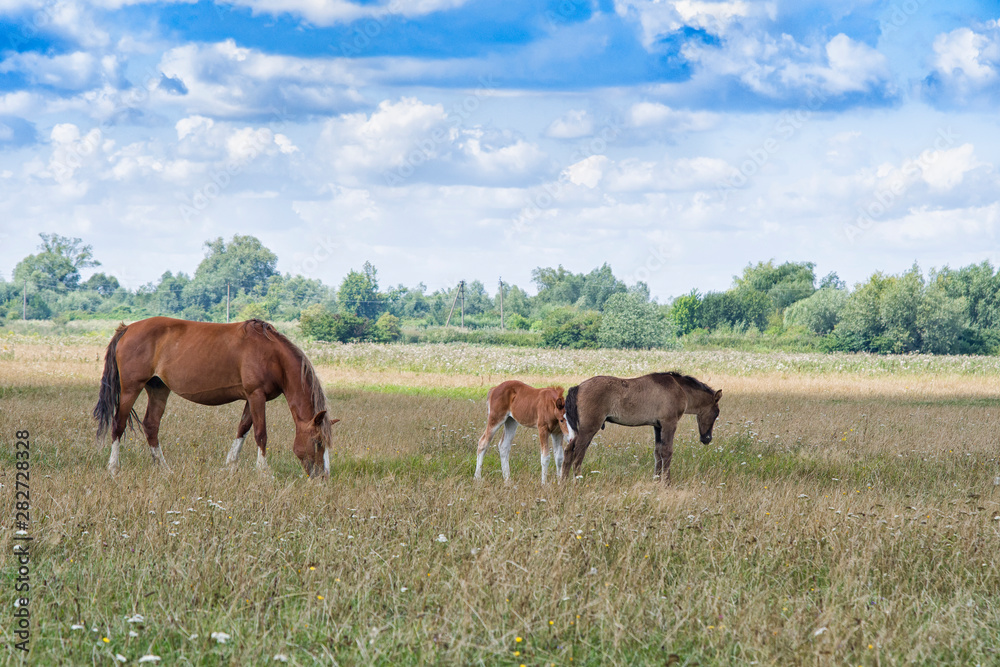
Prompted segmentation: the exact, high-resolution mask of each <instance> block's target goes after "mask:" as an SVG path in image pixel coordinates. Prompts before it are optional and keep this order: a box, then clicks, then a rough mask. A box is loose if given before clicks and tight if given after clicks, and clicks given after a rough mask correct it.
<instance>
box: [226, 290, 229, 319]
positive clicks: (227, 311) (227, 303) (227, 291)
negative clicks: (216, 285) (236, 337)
mask: <svg viewBox="0 0 1000 667" xmlns="http://www.w3.org/2000/svg"><path fill="white" fill-rule="evenodd" d="M226 323H227V324H228V323H229V283H228V282H227V283H226Z"/></svg>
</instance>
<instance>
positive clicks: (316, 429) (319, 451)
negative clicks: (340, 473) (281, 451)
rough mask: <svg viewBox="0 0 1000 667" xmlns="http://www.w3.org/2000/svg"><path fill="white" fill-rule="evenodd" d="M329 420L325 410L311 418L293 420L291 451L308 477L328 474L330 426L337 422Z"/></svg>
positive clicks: (336, 420) (337, 420)
mask: <svg viewBox="0 0 1000 667" xmlns="http://www.w3.org/2000/svg"><path fill="white" fill-rule="evenodd" d="M339 421H340V420H339V419H333V420H331V419H330V417H329V416H328V415H327V414H326V410H323V411H322V412H318V413H316V416H314V417H313V418H312V419H306V420H305V421H298V420H296V421H295V442H294V443H293V444H292V451H294V452H295V455H296V456H297V457H299V461H300V462H301V463H302V468H303V470H305V471H306V475H307V476H308V477H326V476H327V475H329V474H330V427H331V426H333V425H334V424H336V423H337V422H339Z"/></svg>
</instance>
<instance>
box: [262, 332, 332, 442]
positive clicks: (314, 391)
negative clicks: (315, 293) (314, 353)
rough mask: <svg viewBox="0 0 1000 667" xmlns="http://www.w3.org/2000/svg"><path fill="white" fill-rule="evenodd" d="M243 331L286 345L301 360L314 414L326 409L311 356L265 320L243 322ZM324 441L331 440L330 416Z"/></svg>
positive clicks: (323, 428) (303, 376) (323, 429)
mask: <svg viewBox="0 0 1000 667" xmlns="http://www.w3.org/2000/svg"><path fill="white" fill-rule="evenodd" d="M243 332H244V334H246V335H249V334H251V333H252V334H256V335H260V336H264V337H265V338H267V339H268V340H271V341H276V342H278V343H281V344H282V345H284V346H285V348H286V349H287V350H288V351H289V352H290V353H291V354H292V355H293V356H294V357H295V358H296V359H298V360H299V367H300V369H301V370H300V372H301V378H302V384H303V385H305V386H306V387H307V388H308V389H309V395H310V398H311V400H312V410H313V414H316V413H318V412H322V411H323V410H326V409H327V408H326V393H325V392H324V391H323V383H321V382H320V381H319V376H318V375H317V374H316V369H315V368H314V367H313V365H312V362H311V361H309V357H307V356H306V353H305V352H303V351H302V350H301V349H299V346H298V345H296V344H295V343H293V342H292V341H291V340H289V339H288V337H287V336H285V334H283V333H281V332H280V331H278V330H277V329H275V328H274V325H272V324H269V323H267V322H265V321H264V320H258V319H251V320H247V321H246V322H244V323H243ZM321 430H322V431H323V442H324V443H327V444H328V443H329V442H330V417H329V415H327V418H326V419H324V420H323V426H322V429H321Z"/></svg>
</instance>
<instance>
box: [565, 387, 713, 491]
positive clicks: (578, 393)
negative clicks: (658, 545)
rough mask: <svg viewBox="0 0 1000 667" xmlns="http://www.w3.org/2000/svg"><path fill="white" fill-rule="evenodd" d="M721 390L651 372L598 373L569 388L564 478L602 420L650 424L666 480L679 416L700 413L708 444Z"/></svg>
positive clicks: (580, 460) (577, 467)
mask: <svg viewBox="0 0 1000 667" xmlns="http://www.w3.org/2000/svg"><path fill="white" fill-rule="evenodd" d="M721 397H722V390H721V389H720V390H719V391H714V390H713V389H712V388H711V387H709V386H708V385H707V384H705V383H704V382H701V381H700V380H696V379H694V378H693V377H691V376H689V375H681V374H680V373H651V374H649V375H643V376H642V377H637V378H628V379H624V378H616V377H611V376H608V375H598V376H596V377H592V378H590V379H589V380H584V381H583V382H581V383H580V384H579V385H577V386H576V387H570V389H569V392H568V393H567V394H566V421H567V422H568V423H569V427H570V434H569V440H568V442H567V444H566V463H565V464H564V465H563V477H566V478H568V477H569V476H570V474H571V473H570V471H571V470H574V469H575V470H576V472H577V473H579V471H580V466H582V465H583V455H584V454H586V453H587V447H589V446H590V441H591V440H593V439H594V436H595V435H597V432H598V431H599V430H600V429H602V428H604V422H611V423H612V424H621V425H622V426H647V425H648V426H652V427H653V434H654V435H655V437H656V446H655V449H654V450H653V452H654V457H655V459H656V476H657V477H659V478H660V479H661V480H663V482H664V483H666V484H669V483H670V458H671V457H672V456H673V453H674V432H675V431H676V430H677V422H678V421H680V418H681V416H682V415H685V414H694V415H697V416H698V431H699V433H700V434H701V441H702V443H704V444H706V445H707V444H708V443H710V442H712V427H713V426H714V425H715V420H716V418H717V417H718V416H719V399H720V398H721Z"/></svg>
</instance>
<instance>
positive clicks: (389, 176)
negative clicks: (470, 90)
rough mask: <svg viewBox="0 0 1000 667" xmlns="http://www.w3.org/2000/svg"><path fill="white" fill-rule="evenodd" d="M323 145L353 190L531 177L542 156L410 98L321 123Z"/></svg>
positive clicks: (512, 138) (523, 143) (500, 134)
mask: <svg viewBox="0 0 1000 667" xmlns="http://www.w3.org/2000/svg"><path fill="white" fill-rule="evenodd" d="M322 141H323V145H324V146H325V147H327V149H328V150H329V153H330V157H329V159H330V161H331V162H332V164H333V166H334V168H335V170H336V173H337V174H338V175H339V176H340V178H342V179H344V182H346V183H349V184H352V185H359V184H362V183H366V182H369V181H371V180H373V179H374V180H377V182H380V183H385V182H398V181H406V180H408V179H410V178H411V177H413V176H414V175H416V174H419V175H420V177H419V178H418V180H425V179H427V178H433V177H435V176H436V177H444V178H448V179H455V180H456V181H457V182H460V183H468V182H476V181H479V180H488V181H491V182H504V181H508V180H519V179H524V178H528V177H531V176H532V175H533V174H535V173H537V172H538V170H539V169H541V168H542V166H543V165H544V163H545V161H546V156H545V154H544V153H543V152H542V151H541V150H540V149H539V148H538V147H537V146H535V145H534V144H531V143H529V142H527V141H525V140H524V139H523V138H519V137H516V136H513V135H511V134H510V133H505V132H498V131H494V130H490V131H487V130H485V129H483V128H482V127H481V126H476V125H467V124H465V122H464V120H463V119H462V118H460V117H457V116H452V115H449V114H448V113H446V111H445V108H444V106H443V105H441V104H426V103H424V102H422V101H420V100H419V99H417V98H414V97H403V98H401V99H400V100H399V101H397V102H393V101H390V100H384V101H382V102H381V103H379V105H378V108H377V109H376V110H375V111H373V112H372V113H371V114H370V115H369V114H366V113H352V114H344V115H342V116H339V117H337V118H333V119H331V120H329V121H327V123H326V124H325V126H324V128H323V133H322Z"/></svg>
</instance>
